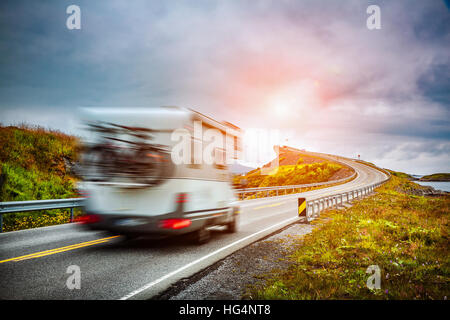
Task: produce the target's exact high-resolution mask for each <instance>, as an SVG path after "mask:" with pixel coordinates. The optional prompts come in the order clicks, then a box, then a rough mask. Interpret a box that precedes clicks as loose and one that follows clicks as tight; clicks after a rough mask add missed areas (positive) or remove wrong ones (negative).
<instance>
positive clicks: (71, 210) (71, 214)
mask: <svg viewBox="0 0 450 320" xmlns="http://www.w3.org/2000/svg"><path fill="white" fill-rule="evenodd" d="M70 222H73V207H72V208H70Z"/></svg>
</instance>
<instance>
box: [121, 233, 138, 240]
mask: <svg viewBox="0 0 450 320" xmlns="http://www.w3.org/2000/svg"><path fill="white" fill-rule="evenodd" d="M124 236H125V241H130V240H134V239H137V238H139V236H138V235H135V234H124Z"/></svg>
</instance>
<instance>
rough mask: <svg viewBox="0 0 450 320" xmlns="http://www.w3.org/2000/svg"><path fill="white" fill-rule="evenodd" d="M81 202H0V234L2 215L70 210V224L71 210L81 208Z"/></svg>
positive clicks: (74, 200)
mask: <svg viewBox="0 0 450 320" xmlns="http://www.w3.org/2000/svg"><path fill="white" fill-rule="evenodd" d="M83 202H84V198H70V199H55V200H32V201H10V202H0V233H1V232H3V214H6V213H14V212H26V211H37V210H48V209H67V208H70V222H73V208H79V207H82V206H83Z"/></svg>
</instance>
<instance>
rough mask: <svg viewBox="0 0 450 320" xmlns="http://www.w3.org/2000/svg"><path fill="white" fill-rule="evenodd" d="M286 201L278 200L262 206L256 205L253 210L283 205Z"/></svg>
mask: <svg viewBox="0 0 450 320" xmlns="http://www.w3.org/2000/svg"><path fill="white" fill-rule="evenodd" d="M285 202H286V201H282V202H277V203H272V204H266V205H264V206H260V207H256V208H253V210H259V209H263V208H270V207H277V206H279V205H282V204H283V203H285Z"/></svg>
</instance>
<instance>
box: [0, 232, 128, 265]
mask: <svg viewBox="0 0 450 320" xmlns="http://www.w3.org/2000/svg"><path fill="white" fill-rule="evenodd" d="M117 237H120V236H112V237H107V238H101V239H97V240H91V241H86V242H81V243H76V244H72V245H70V246H65V247H60V248H55V249H50V250H45V251H40V252H35V253H30V254H26V255H24V256H20V257H15V258H10V259H6V260H1V261H0V263H4V262H8V261H14V262H17V261H22V260H28V259H34V258H39V257H44V256H48V255H51V254H56V253H60V252H65V251H69V250H74V249H78V248H83V247H88V246H93V245H96V244H100V243H104V242H108V241H109V240H111V239H114V238H117Z"/></svg>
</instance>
